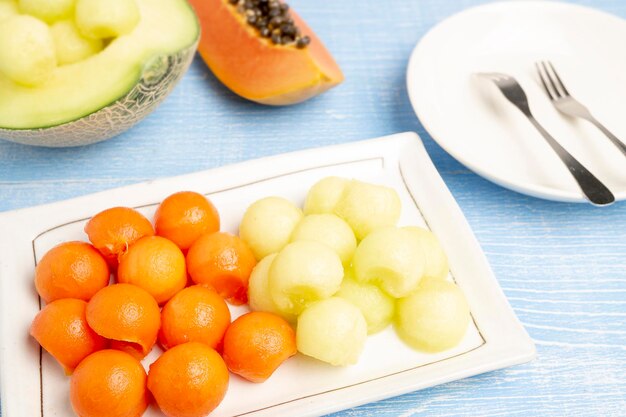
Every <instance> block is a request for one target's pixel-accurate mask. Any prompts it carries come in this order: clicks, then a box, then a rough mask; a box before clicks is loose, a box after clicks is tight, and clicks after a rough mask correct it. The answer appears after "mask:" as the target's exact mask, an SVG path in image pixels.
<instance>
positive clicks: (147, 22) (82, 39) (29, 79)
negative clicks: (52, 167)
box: [0, 0, 200, 147]
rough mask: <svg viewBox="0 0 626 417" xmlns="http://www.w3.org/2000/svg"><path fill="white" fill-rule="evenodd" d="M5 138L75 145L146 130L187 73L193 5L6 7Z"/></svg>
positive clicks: (152, 1)
mask: <svg viewBox="0 0 626 417" xmlns="http://www.w3.org/2000/svg"><path fill="white" fill-rule="evenodd" d="M0 22H1V24H0V138H2V139H7V140H12V141H15V142H20V143H25V144H30V145H39V146H50V147H58V146H77V145H85V144H89V143H94V142H98V141H101V140H104V139H107V138H110V137H112V136H115V135H117V134H119V133H121V132H123V131H124V130H126V129H128V128H130V127H131V126H133V125H134V124H135V123H137V122H139V121H140V120H141V119H142V118H143V117H145V116H146V115H147V114H148V113H150V111H152V110H153V109H154V108H155V107H156V106H157V105H158V104H159V103H160V102H161V101H162V100H163V99H164V98H165V96H166V95H167V94H168V93H169V92H170V91H171V90H172V88H173V87H174V85H175V84H176V82H177V81H178V80H179V79H180V78H181V77H182V75H183V74H184V72H185V71H186V69H187V68H188V66H189V64H190V62H191V60H192V58H193V56H194V52H195V50H196V46H197V43H198V39H199V34H200V29H199V25H198V22H197V18H196V16H195V14H194V12H193V10H192V9H191V7H190V6H189V5H188V4H187V1H186V0H17V1H16V0H0Z"/></svg>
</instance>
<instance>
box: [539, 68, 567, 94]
mask: <svg viewBox="0 0 626 417" xmlns="http://www.w3.org/2000/svg"><path fill="white" fill-rule="evenodd" d="M541 67H542V69H543V72H544V74H545V75H546V83H548V85H549V86H550V87H552V91H553V92H554V94H553V96H554V98H555V99H558V98H561V97H562V96H563V94H561V90H559V88H558V87H557V85H556V83H555V82H554V79H553V78H552V74H550V71H549V70H548V66H547V65H546V62H545V61H541Z"/></svg>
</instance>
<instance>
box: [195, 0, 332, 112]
mask: <svg viewBox="0 0 626 417" xmlns="http://www.w3.org/2000/svg"><path fill="white" fill-rule="evenodd" d="M268 3H270V5H271V3H274V4H273V6H275V5H276V4H279V5H281V6H282V10H287V9H288V6H286V5H284V3H279V2H278V0H247V1H244V0H241V1H236V0H191V4H192V6H193V7H194V9H195V11H196V14H197V15H198V18H199V20H200V23H201V25H202V36H201V39H200V45H199V48H198V50H199V52H200V55H201V56H202V58H203V59H204V61H205V62H206V63H207V65H208V66H209V68H210V69H211V70H212V71H213V73H214V74H215V76H216V77H217V78H218V79H219V80H220V81H221V82H222V83H224V84H225V85H226V86H227V87H228V88H230V89H231V90H232V91H233V92H235V93H236V94H238V95H240V96H241V97H244V98H246V99H249V100H252V101H256V102H258V103H262V104H269V105H288V104H295V103H299V102H302V101H304V100H307V99H309V98H311V97H314V96H316V95H318V94H320V93H322V92H324V91H326V90H328V89H329V88H332V87H334V86H336V85H337V84H339V83H340V82H341V81H343V74H342V72H341V69H340V68H339V66H338V65H337V63H336V62H335V60H334V59H333V57H332V56H331V55H330V53H329V52H328V50H327V49H326V48H325V47H324V45H323V44H322V42H321V41H320V40H319V38H317V36H315V34H314V33H313V31H312V30H311V29H310V28H309V27H308V26H307V24H306V23H305V22H304V21H303V20H302V19H301V18H300V17H299V16H298V15H297V14H296V13H295V12H294V11H293V10H289V11H288V17H286V19H287V20H290V22H291V23H290V25H291V26H292V27H293V26H295V28H293V29H295V30H296V31H297V33H298V35H297V39H298V40H301V41H300V42H296V41H295V40H296V38H295V36H296V35H295V33H294V34H293V36H294V37H292V38H287V40H288V42H282V43H281V42H280V38H279V39H278V43H277V42H276V40H275V39H273V36H272V35H271V32H268V30H265V33H264V34H262V32H261V30H260V29H259V25H256V26H255V25H254V24H253V23H252V22H251V20H254V19H256V18H257V16H255V15H254V11H256V12H257V13H260V10H261V9H262V8H265V9H263V10H265V11H267V10H268V9H267V7H269V6H267V4H268ZM250 8H252V11H251V9H250ZM270 16H271V15H270ZM284 16H286V15H284ZM258 17H259V18H261V17H262V18H266V17H267V16H260V15H259V16H258ZM271 28H272V26H271V24H270V30H271ZM274 31H276V29H274ZM279 32H280V31H279ZM283 39H285V38H283ZM303 41H306V42H303Z"/></svg>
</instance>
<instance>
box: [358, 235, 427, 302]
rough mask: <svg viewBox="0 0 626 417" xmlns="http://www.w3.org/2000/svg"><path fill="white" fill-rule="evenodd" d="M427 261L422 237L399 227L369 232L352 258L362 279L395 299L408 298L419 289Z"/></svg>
mask: <svg viewBox="0 0 626 417" xmlns="http://www.w3.org/2000/svg"><path fill="white" fill-rule="evenodd" d="M424 264H425V260H424V254H423V252H422V245H421V244H420V241H419V239H418V238H417V237H416V236H415V234H414V233H412V232H411V231H408V230H405V229H399V228H395V227H388V228H384V229H380V230H377V231H375V232H373V233H371V234H370V235H368V236H367V237H366V238H365V239H363V240H362V241H361V243H360V244H359V246H358V247H357V249H356V251H355V252H354V257H353V258H352V266H353V268H354V276H355V278H356V280H357V281H358V282H362V283H371V284H375V285H378V286H379V287H380V288H382V289H383V290H385V291H386V292H387V293H388V294H389V295H391V296H392V297H395V298H400V297H405V296H407V295H408V294H409V293H411V292H412V291H414V290H415V289H416V288H417V286H418V285H419V282H420V280H421V279H422V276H423V274H424Z"/></svg>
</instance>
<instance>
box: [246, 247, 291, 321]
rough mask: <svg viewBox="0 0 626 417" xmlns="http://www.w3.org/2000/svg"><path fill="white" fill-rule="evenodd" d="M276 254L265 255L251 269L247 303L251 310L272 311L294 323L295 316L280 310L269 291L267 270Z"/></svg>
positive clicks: (268, 270)
mask: <svg viewBox="0 0 626 417" xmlns="http://www.w3.org/2000/svg"><path fill="white" fill-rule="evenodd" d="M276 255H277V254H276V253H273V254H271V255H267V256H266V257H265V258H263V259H262V260H261V261H260V262H259V263H258V264H256V266H255V267H254V269H253V270H252V273H251V274H250V281H249V283H248V304H249V305H250V309H251V310H252V311H265V312H267V313H273V314H276V315H279V316H282V317H283V318H284V319H285V320H287V321H288V322H290V323H295V322H296V319H297V317H296V316H294V315H290V314H285V313H283V312H282V311H280V310H279V309H278V307H276V303H274V300H273V299H272V295H271V293H270V281H269V272H270V267H271V266H272V263H273V262H274V258H276Z"/></svg>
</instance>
